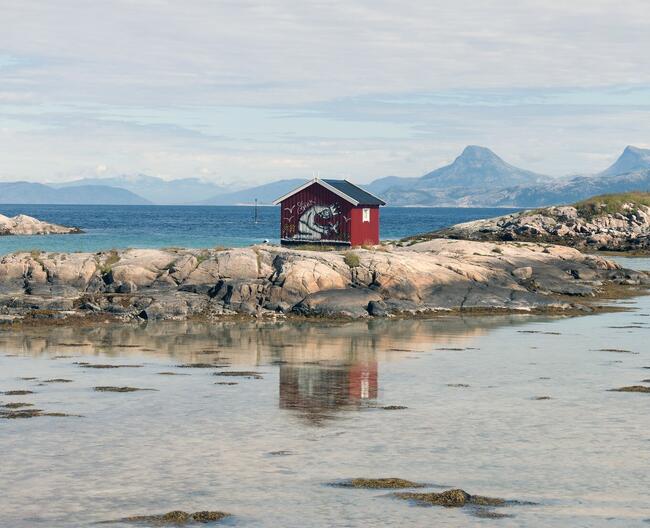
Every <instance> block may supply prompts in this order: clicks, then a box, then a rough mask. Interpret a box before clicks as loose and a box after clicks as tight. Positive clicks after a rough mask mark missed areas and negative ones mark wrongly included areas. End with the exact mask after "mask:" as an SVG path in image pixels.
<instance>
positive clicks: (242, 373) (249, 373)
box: [214, 370, 263, 379]
mask: <svg viewBox="0 0 650 528" xmlns="http://www.w3.org/2000/svg"><path fill="white" fill-rule="evenodd" d="M262 374H263V373H262V372H255V371H253V370H229V371H227V372H215V373H214V375H215V376H233V377H240V378H249V379H262V378H263V376H262Z"/></svg>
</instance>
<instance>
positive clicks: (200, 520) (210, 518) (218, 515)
mask: <svg viewBox="0 0 650 528" xmlns="http://www.w3.org/2000/svg"><path fill="white" fill-rule="evenodd" d="M226 517H230V514H229V513H226V512H221V511H200V512H194V513H188V512H184V511H180V510H176V511H171V512H168V513H163V514H159V515H134V516H131V517H125V518H123V519H118V520H117V521H104V522H105V523H117V522H123V523H138V524H147V525H149V526H183V525H187V524H207V523H214V522H218V521H221V520H222V519H225V518H226Z"/></svg>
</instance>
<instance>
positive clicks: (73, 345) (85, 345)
mask: <svg viewBox="0 0 650 528" xmlns="http://www.w3.org/2000/svg"><path fill="white" fill-rule="evenodd" d="M57 346H64V347H87V346H92V345H91V344H90V343H57Z"/></svg>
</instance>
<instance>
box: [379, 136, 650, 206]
mask: <svg viewBox="0 0 650 528" xmlns="http://www.w3.org/2000/svg"><path fill="white" fill-rule="evenodd" d="M382 180H383V179H382ZM382 180H377V181H378V182H381V181H382ZM389 181H390V183H391V184H392V185H390V186H385V185H384V189H385V190H384V191H383V193H381V194H382V197H383V198H384V199H385V200H386V201H387V202H388V203H390V204H391V205H430V206H431V205H433V206H460V207H540V206H546V205H554V204H566V203H572V202H575V201H578V200H582V199H584V198H587V197H589V196H594V195H599V194H606V193H620V192H630V191H644V190H650V150H647V149H640V148H638V147H632V146H628V147H626V148H625V150H624V151H623V153H622V154H621V156H620V157H619V158H618V159H617V160H616V162H615V163H614V164H613V165H611V166H610V167H609V168H607V169H606V170H604V171H602V172H600V173H597V174H595V175H592V176H574V177H571V178H551V177H550V176H542V175H539V174H536V173H533V172H530V171H526V170H523V169H519V168H517V167H514V166H512V165H510V164H508V163H506V162H504V161H503V160H502V159H501V158H499V157H498V156H496V154H494V153H493V152H492V151H490V150H489V149H485V148H482V147H467V148H466V149H465V150H464V151H463V153H462V154H461V155H460V156H459V157H458V158H456V160H455V161H454V163H452V164H451V165H447V166H445V167H442V168H440V169H437V170H435V171H432V172H430V173H428V174H425V175H424V176H422V177H421V178H417V179H415V180H414V179H412V178H409V179H399V178H396V179H391V180H389ZM374 184H375V182H373V183H372V184H370V186H369V188H370V189H373V188H374V187H373V186H374Z"/></svg>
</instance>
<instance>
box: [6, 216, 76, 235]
mask: <svg viewBox="0 0 650 528" xmlns="http://www.w3.org/2000/svg"><path fill="white" fill-rule="evenodd" d="M81 232H82V231H81V229H79V228H77V227H66V226H62V225H57V224H50V223H48V222H43V221H41V220H38V219H36V218H33V217H31V216H27V215H23V214H19V215H16V216H13V217H9V216H4V215H1V214H0V236H6V235H66V234H71V233H81Z"/></svg>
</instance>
